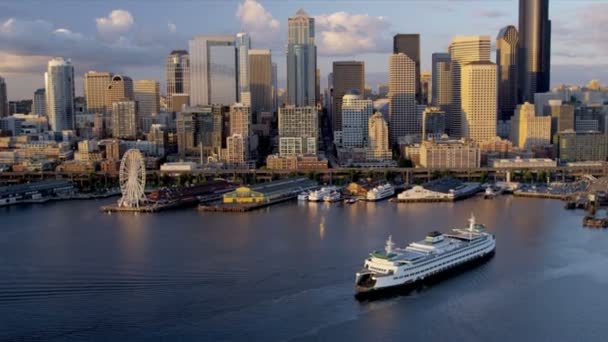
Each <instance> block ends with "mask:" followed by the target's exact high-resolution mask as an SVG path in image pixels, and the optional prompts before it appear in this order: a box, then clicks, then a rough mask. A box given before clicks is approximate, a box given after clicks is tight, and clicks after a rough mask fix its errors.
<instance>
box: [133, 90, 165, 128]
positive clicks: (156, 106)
mask: <svg viewBox="0 0 608 342" xmlns="http://www.w3.org/2000/svg"><path fill="white" fill-rule="evenodd" d="M133 88H134V89H133V99H134V100H135V101H136V102H137V118H138V123H139V127H140V128H141V127H143V125H142V122H143V120H144V118H149V117H152V116H153V115H157V114H158V113H160V84H159V83H158V82H157V81H155V80H136V81H135V84H134V87H133Z"/></svg>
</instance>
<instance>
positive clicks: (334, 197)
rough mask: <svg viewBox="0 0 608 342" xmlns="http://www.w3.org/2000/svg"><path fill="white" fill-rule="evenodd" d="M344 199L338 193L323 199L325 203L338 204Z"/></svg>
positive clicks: (333, 192) (334, 192)
mask: <svg viewBox="0 0 608 342" xmlns="http://www.w3.org/2000/svg"><path fill="white" fill-rule="evenodd" d="M341 199H342V195H341V194H340V193H339V192H338V191H332V192H330V193H329V194H327V195H325V196H324V197H323V201H325V202H328V203H333V202H338V201H339V200H341Z"/></svg>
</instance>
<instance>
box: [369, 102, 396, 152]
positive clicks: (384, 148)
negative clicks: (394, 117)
mask: <svg viewBox="0 0 608 342" xmlns="http://www.w3.org/2000/svg"><path fill="white" fill-rule="evenodd" d="M367 127H368V131H369V132H368V151H367V159H369V160H385V159H391V148H390V146H389V138H388V137H389V131H388V124H387V123H386V120H384V116H383V115H382V113H380V112H376V113H374V115H372V116H370V117H369V120H368V121H367Z"/></svg>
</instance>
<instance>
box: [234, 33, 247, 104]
mask: <svg viewBox="0 0 608 342" xmlns="http://www.w3.org/2000/svg"><path fill="white" fill-rule="evenodd" d="M234 44H235V47H236V56H237V57H236V67H237V79H238V91H237V94H236V95H237V102H246V101H245V100H246V98H247V97H248V96H249V95H247V94H245V93H248V92H249V49H251V37H250V36H249V34H248V33H244V32H240V33H237V34H236V40H235V42H234ZM243 97H245V99H244V98H243Z"/></svg>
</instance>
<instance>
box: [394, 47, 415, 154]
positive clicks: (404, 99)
mask: <svg viewBox="0 0 608 342" xmlns="http://www.w3.org/2000/svg"><path fill="white" fill-rule="evenodd" d="M388 77H389V93H388V99H389V108H388V117H389V128H390V143H391V145H394V144H396V143H397V142H398V141H399V137H405V136H408V135H409V136H411V135H416V134H420V120H419V119H418V116H417V110H416V83H417V82H416V62H415V61H414V60H412V59H411V58H410V57H408V56H407V55H405V54H403V53H399V54H393V55H391V56H390V60H389V75H388Z"/></svg>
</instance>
